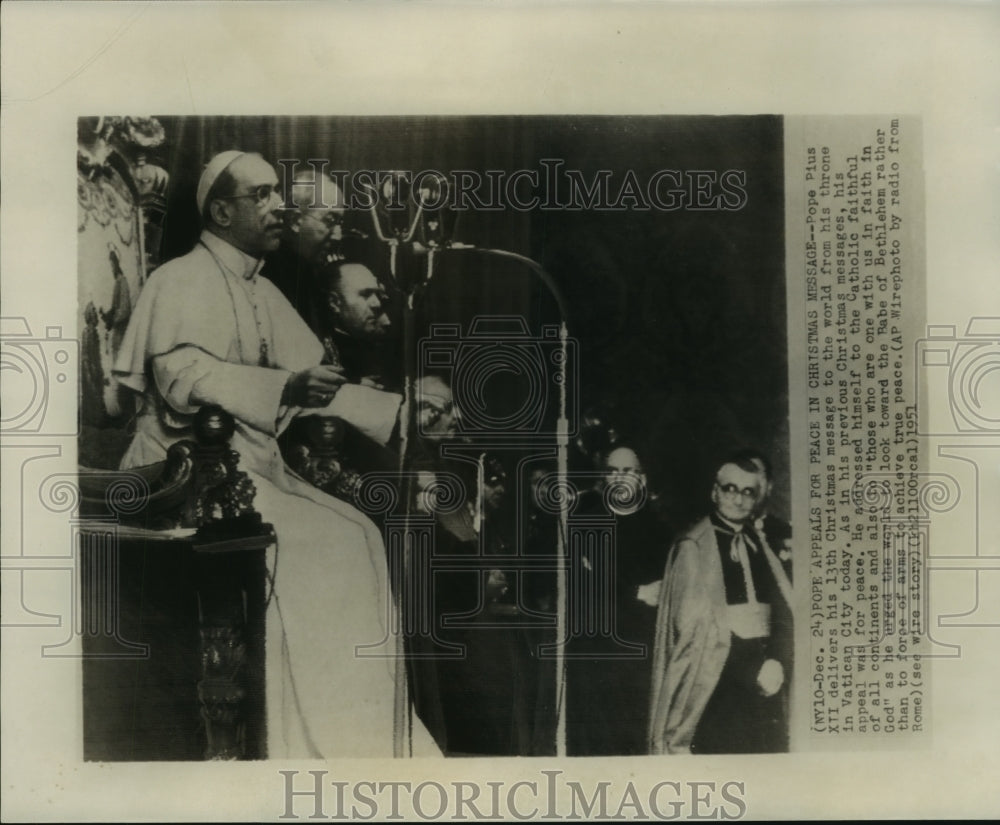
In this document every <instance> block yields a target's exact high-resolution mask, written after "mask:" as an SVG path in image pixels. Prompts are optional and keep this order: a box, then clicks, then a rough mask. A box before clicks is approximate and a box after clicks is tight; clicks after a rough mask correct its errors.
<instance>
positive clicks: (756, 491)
mask: <svg viewBox="0 0 1000 825" xmlns="http://www.w3.org/2000/svg"><path fill="white" fill-rule="evenodd" d="M762 492H763V484H762V481H761V475H760V473H757V472H753V473H750V472H747V471H746V470H743V469H741V468H740V467H738V466H737V465H735V464H723V465H722V467H720V468H719V472H718V473H717V474H716V476H715V485H714V486H713V487H712V503H713V504H714V505H715V512H716V513H718V514H719V515H720V516H722V518H724V519H726V520H727V521H731V522H736V523H740V522H743V521H746V520H747V519H748V518H750V516H751V514H752V513H753V511H754V508H755V507H756V505H757V502H758V501H759V500H760V497H761V493H762Z"/></svg>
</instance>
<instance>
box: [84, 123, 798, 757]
mask: <svg viewBox="0 0 1000 825" xmlns="http://www.w3.org/2000/svg"><path fill="white" fill-rule="evenodd" d="M782 136H783V131H782V120H781V118H777V117H503V118H501V117H478V118H475V117H451V118H448V117H444V118H442V117H406V118H392V117H381V118H379V117H375V118H335V117H325V118H324V117H319V116H314V117H300V118H280V117H260V118H251V117H203V118H177V117H165V116H157V117H151V116H146V117H141V116H129V115H104V116H93V117H86V118H81V119H80V120H79V131H78V151H79V154H78V160H79V165H80V166H79V176H78V184H77V185H78V196H79V199H80V221H79V227H78V231H79V233H80V244H79V247H78V248H79V251H80V258H79V273H78V275H79V285H80V311H81V325H82V326H83V327H84V328H85V329H86V336H87V338H86V340H85V346H84V349H83V353H82V359H83V360H82V362H81V366H82V375H83V376H84V377H85V380H82V381H81V392H80V398H81V411H84V410H85V411H86V412H87V415H86V416H84V417H83V418H82V419H81V420H82V426H81V431H80V441H79V455H80V462H81V467H82V468H84V469H83V470H82V472H83V475H82V476H81V485H82V489H83V491H84V496H85V500H84V501H85V504H86V505H87V506H90V507H93V508H94V509H93V513H94V514H95V515H98V516H101V515H106V514H104V513H101V508H102V505H104V504H105V502H112V499H111V498H109V496H108V494H107V492H108V490H109V487H107V486H106V485H109V484H117V485H127V484H128V483H129V480H130V476H128V475H127V474H125V471H132V472H133V473H135V475H136V478H135V479H134V482H135V483H134V490H133V491H132V494H131V495H130V496H128V497H127V498H125V497H123V498H122V503H123V506H124V509H125V513H124V514H123V516H124V520H123V523H126V522H127V523H128V525H129V526H130V527H134V528H135V529H136V532H135V534H134V535H131V534H130V535H129V537H128V538H127V539H125V537H123V543H122V544H121V545H120V546H119V548H118V553H119V559H120V561H119V564H118V571H117V575H118V577H119V578H118V580H117V585H118V588H119V589H118V596H119V598H118V601H117V604H116V605H114V606H113V607H112V609H111V610H110V611H109V610H108V609H107V606H106V605H104V604H101V596H102V595H103V594H102V593H99V592H89V591H88V587H93V586H96V587H98V588H100V587H106V585H105V583H104V582H103V581H101V579H100V576H99V571H100V569H101V567H100V565H101V564H102V561H103V558H104V556H103V555H102V554H104V553H105V552H106V551H105V549H104V547H103V546H99V547H98V548H97V549H95V550H93V551H91V552H88V553H85V555H84V557H83V563H84V565H86V568H85V569H86V570H87V571H88V572H89V571H91V570H93V571H94V572H93V574H92V575H88V576H85V577H84V582H85V583H84V585H83V592H82V596H81V597H82V603H83V604H84V605H90V604H94V605H95V606H97V607H98V608H99V609H100V610H101V611H103V614H102V616H103V617H105V618H107V617H111V618H113V620H114V621H115V622H116V626H115V627H113V628H112V627H106V626H101V620H100V617H98V616H97V615H95V616H93V617H90V616H89V615H87V616H85V618H84V624H85V626H87V627H92V626H96V627H97V629H98V632H97V633H95V634H93V635H94V638H90V635H89V634H85V635H84V650H85V653H87V652H90V650H91V649H92V650H93V652H94V654H95V656H94V658H93V660H89V659H87V660H85V663H84V682H83V687H84V695H83V713H84V730H85V754H86V756H87V758H93V759H137V760H148V759H163V760H170V759H200V758H206V757H207V758H219V757H226V756H232V757H237V758H258V759H259V758H265V757H267V758H282V757H283V758H306V757H312V758H324V757H326V758H329V757H333V756H385V757H389V756H393V755H412V756H420V755H437V754H440V755H443V756H471V755H482V756H541V755H557V754H558V755H569V756H597V755H608V756H614V755H638V754H646V753H673V752H678V751H690V752H694V753H742V752H749V753H755V752H757V753H759V752H782V751H786V750H787V749H788V701H789V684H790V682H791V679H792V658H793V657H792V654H793V648H794V643H793V636H792V615H791V614H792V609H791V608H792V597H791V565H792V558H793V555H794V552H793V547H794V542H793V541H792V537H791V529H790V527H789V513H788V500H789V495H788V409H787V404H788V389H787V369H786V340H785V327H786V313H785V282H784V201H783V192H784V189H783V179H782V175H783V158H784V155H783V144H782ZM123 226H124V227H125V228H124V229H123V228H122V227H123ZM129 242H130V243H129ZM123 259H124V263H122V260H123ZM126 273H127V274H126ZM95 318H96V319H97V320H96V321H95V320H94V319H95ZM91 339H93V340H92V343H91ZM102 495H103V499H102ZM117 504H118V500H117V499H116V500H114V502H113V503H112V505H111V506H112V508H113V507H115V506H117ZM105 506H106V505H105ZM86 529H87V528H86V527H84V530H86ZM98 529H99V531H100V535H104V533H105V532H106V527H104V526H103V523H101V524H99V527H98ZM185 529H186V530H188V531H189V532H190V535H188V534H185V535H183V536H179V535H178V534H177V533H178V531H184V530H185ZM164 530H167V531H173V532H168V534H167V535H163V532H162V531H164ZM146 531H149V532H148V533H147V532H146ZM158 531H159V532H158ZM168 536H169V538H168ZM748 551H749V552H748ZM91 555H92V556H93V558H91ZM688 557H690V559H689V558H688ZM91 566H92V567H91ZM107 592H110V590H108V591H107ZM234 606H235V609H234ZM689 616H690V617H696V618H691V619H690V620H689V619H688V618H687V617H689ZM682 617H683V618H682ZM102 644H104V645H111V647H109V648H108V649H107V650H103V649H102V648H101V645H102ZM140 649H141V650H143V651H146V652H144V653H143V655H142V657H140V660H138V661H137V660H136V659H135V658H133V657H130V656H129V655H128V651H129V650H133V651H135V650H140ZM102 654H103V655H102ZM116 654H117V655H116ZM694 660H696V661H698V662H700V664H697V665H694V664H692V662H693V661H694ZM682 697H683V698H682Z"/></svg>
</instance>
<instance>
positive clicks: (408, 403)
mask: <svg viewBox="0 0 1000 825" xmlns="http://www.w3.org/2000/svg"><path fill="white" fill-rule="evenodd" d="M391 184H392V179H391V178H390V179H389V181H388V185H391ZM384 194H386V195H387V197H390V198H391V196H392V195H393V194H396V193H394V192H393V191H391V190H387V191H386V192H385V193H384ZM427 194H428V192H427V190H422V191H421V192H420V193H419V196H418V200H417V203H416V209H415V211H414V214H413V217H412V220H411V221H409V223H408V224H406V225H403V226H400V227H398V228H396V229H393V228H392V227H391V225H390V227H389V228H388V231H386V229H385V228H383V226H382V223H381V221H380V215H379V209H378V204H377V203H376V204H375V205H373V206H372V207H371V208H370V210H369V211H370V213H371V217H372V223H373V225H374V229H375V235H376V237H377V238H378V239H379V240H380V241H382V242H383V243H385V244H386V245H387V246H388V248H389V274H390V277H391V278H392V281H393V285H394V287H395V288H396V290H397V291H398V293H399V294H400V295H401V296H402V298H403V301H402V308H403V312H402V336H403V404H402V408H401V412H400V428H399V435H400V448H399V462H398V468H399V474H400V479H401V481H402V488H403V489H402V496H403V502H404V505H403V524H404V531H403V535H404V537H405V538H404V541H403V543H402V556H403V557H402V568H401V577H402V578H401V581H400V582H399V584H400V585H401V586H400V587H399V588H398V592H399V594H400V596H401V597H402V594H404V593H408V592H409V590H408V589H407V587H406V583H407V582H408V581H409V579H410V576H411V575H412V570H411V566H412V556H413V548H412V540H411V537H410V532H409V518H410V507H411V505H412V502H413V490H414V482H415V479H414V476H413V473H410V472H408V463H409V453H410V446H411V442H412V437H413V433H414V431H415V423H416V407H415V385H416V379H417V375H416V373H417V362H416V349H417V346H416V345H417V341H416V336H417V327H416V310H417V307H418V305H419V301H420V299H421V298H422V296H423V294H424V292H425V291H426V289H427V287H428V285H429V284H430V282H431V280H432V279H433V277H434V275H435V258H436V256H437V255H438V253H440V252H441V251H442V250H443V249H447V248H460V249H477V247H475V246H472V245H468V244H460V243H457V242H455V241H453V240H452V239H451V238H449V237H447V236H446V234H445V232H444V231H443V229H444V223H443V221H441V220H440V216H439V215H438V216H437V220H438V221H439V226H440V227H441V229H440V230H438V231H436V232H433V233H428V232H427V226H426V224H427V221H428V220H429V217H428V216H429V215H430V214H432V213H431V212H430V211H429V210H428V209H427V208H426V203H425V197H426V196H427ZM436 211H438V212H442V211H443V209H439V210H436ZM383 214H385V212H384V210H383ZM387 217H391V216H388V215H387ZM456 224H457V219H456V220H455V221H454V222H453V223H452V230H454V228H455V225H456ZM418 228H419V229H421V230H422V231H421V238H422V239H424V240H425V241H426V245H424V246H423V248H424V249H425V250H426V264H425V267H424V273H423V276H422V277H420V276H419V275H418V276H417V277H415V278H413V279H412V281H409V282H408V283H407V282H405V281H404V280H403V279H401V277H400V273H399V271H398V270H399V254H398V251H399V247H400V245H402V244H411V243H413V238H414V235H415V234H416V233H417V230H418ZM429 235H433V236H436V237H433V236H432V237H429ZM482 251H483V252H485V253H487V254H491V255H494V256H497V257H502V258H506V259H509V260H514V261H517V262H519V263H521V264H523V265H525V266H527V267H528V268H529V269H531V271H532V272H533V273H534V274H535V275H536V276H537V277H539V278H540V279H541V280H542V282H543V283H544V284H545V285H546V287H547V288H548V290H549V292H550V293H551V294H552V295H553V296H554V298H555V299H556V303H557V305H558V308H559V315H560V324H559V341H560V348H561V355H562V358H561V359H560V366H559V377H560V380H559V382H558V383H559V418H558V422H557V435H556V443H557V451H556V461H557V472H558V475H559V477H560V478H563V479H565V478H566V477H567V474H568V467H569V422H568V419H567V417H566V415H567V383H568V378H569V376H568V373H567V364H568V331H567V327H566V317H567V315H566V304H565V301H564V298H563V296H562V293H561V292H560V290H559V288H558V286H557V285H556V283H555V282H554V281H553V280H552V278H551V277H550V276H549V274H548V273H547V272H546V271H545V270H544V269H543V268H542V267H541V266H540V265H539V264H538V263H537V262H536V261H534V260H532V259H531V258H528V257H526V256H524V255H519V254H517V253H515V252H508V251H506V250H499V249H483V250H482ZM568 521H569V499H568V497H567V496H561V497H560V502H559V529H558V530H557V533H556V555H557V559H558V560H559V563H558V564H557V575H556V605H557V607H556V640H557V642H556V643H555V644H554V645H551V646H548V647H549V648H550V649H554V652H555V659H556V663H555V682H556V696H557V697H558V698H557V708H556V713H557V730H556V750H557V755H558V756H560V757H562V756H565V755H566V718H565V717H566V713H565V710H566V695H565V664H566V662H565V648H564V645H563V643H562V641H561V640H564V639H565V638H566V632H567V622H566V610H567V599H566V591H567V573H568V564H567V560H568V558H569V548H568V546H567V539H568V535H569V529H568ZM401 607H402V606H401ZM402 612H403V611H402V609H397V616H398V615H399V614H400V613H402ZM403 637H404V634H403V633H402V632H401V627H400V628H399V632H397V638H396V655H397V658H398V660H401V661H402V662H403V668H402V676H400V675H399V674H400V671H399V670H397V676H396V690H395V704H394V713H395V718H394V730H395V731H396V732H397V734H398V732H400V731H403V732H404V734H403V736H402V737H400V736H399V735H396V736H394V742H393V756H394V757H396V758H401V757H403V756H412V755H413V754H412V730H413V703H412V701H411V700H410V696H409V690H408V687H407V668H406V664H407V657H406V643H405V639H404V638H403Z"/></svg>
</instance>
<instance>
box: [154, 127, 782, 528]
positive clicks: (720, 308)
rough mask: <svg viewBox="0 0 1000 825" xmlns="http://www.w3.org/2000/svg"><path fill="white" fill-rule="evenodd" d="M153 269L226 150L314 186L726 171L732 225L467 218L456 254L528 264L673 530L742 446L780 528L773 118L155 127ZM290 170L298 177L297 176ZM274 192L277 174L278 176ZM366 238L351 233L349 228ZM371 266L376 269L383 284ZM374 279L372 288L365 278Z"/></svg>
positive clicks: (568, 215)
mask: <svg viewBox="0 0 1000 825" xmlns="http://www.w3.org/2000/svg"><path fill="white" fill-rule="evenodd" d="M159 120H160V121H161V123H163V125H164V127H165V129H166V133H167V143H166V146H165V147H164V150H163V155H164V161H165V163H166V164H167V168H168V171H169V172H170V192H169V195H168V203H167V217H166V222H165V226H164V234H163V242H162V243H163V247H162V250H161V252H162V256H163V259H164V260H166V259H169V258H171V257H175V256H176V255H179V254H183V253H184V252H186V251H187V250H188V249H190V247H191V245H192V244H193V242H194V240H195V238H196V237H197V233H198V216H197V214H196V209H195V207H194V190H195V187H196V184H197V180H198V176H199V175H200V172H201V169H202V166H203V164H204V162H205V161H206V160H207V159H208V158H209V157H210V156H211V155H213V154H215V153H216V152H219V151H222V150H225V149H232V148H240V149H243V150H246V151H257V152H260V153H261V154H262V155H263V156H264V157H265V158H267V159H268V160H269V161H271V162H275V161H277V160H278V159H282V158H288V159H290V158H297V159H298V160H299V161H300V162H301V163H302V164H304V163H305V161H306V160H307V159H310V158H316V159H325V160H328V161H329V165H328V167H327V168H328V170H347V171H349V172H353V171H356V170H359V169H373V170H409V171H411V172H417V171H420V170H428V169H434V170H438V171H440V172H442V173H444V174H445V175H449V174H450V173H451V172H453V171H455V170H462V169H469V170H474V171H478V172H479V173H480V174H481V175H483V176H484V179H485V171H486V170H505V171H507V172H512V171H514V170H517V169H529V170H538V171H539V172H540V173H541V171H542V169H541V167H540V165H539V161H540V160H541V159H558V160H561V161H563V163H564V167H565V169H575V170H580V172H581V173H582V176H583V179H584V180H585V181H587V182H590V181H592V180H593V179H594V175H595V173H596V172H597V171H598V170H610V172H611V180H612V181H615V182H618V183H617V184H612V185H613V186H614V185H620V181H621V179H622V176H623V175H624V174H625V173H626V172H627V171H628V170H633V171H634V172H635V174H636V176H637V178H638V180H639V181H642V182H645V181H646V180H648V179H649V177H650V176H651V175H652V174H654V173H655V172H656V171H658V170H661V169H676V170H715V171H717V172H719V173H722V172H723V171H725V170H741V171H743V172H745V174H746V185H745V187H744V188H745V191H746V193H747V200H746V204H745V206H744V207H743V208H741V209H739V210H735V211H716V210H710V211H694V210H684V209H679V210H675V211H663V210H659V209H655V208H654V209H649V210H640V209H626V210H621V211H609V210H597V209H589V210H588V209H583V210H557V211H545V210H541V209H534V210H531V211H518V210H516V209H512V208H509V207H508V208H506V209H503V210H498V211H482V210H480V211H473V210H469V211H466V212H464V213H462V214H461V215H460V216H459V218H458V223H457V229H456V234H455V239H456V240H460V241H462V242H465V243H470V244H477V245H480V246H484V247H493V248H500V249H507V250H510V251H513V252H518V253H521V254H524V255H528V256H530V257H532V258H534V259H535V260H537V261H539V262H540V263H541V264H542V265H543V266H544V267H545V268H546V269H547V270H548V271H549V272H550V273H551V275H552V276H553V278H554V279H555V281H556V282H557V283H558V285H559V287H560V289H561V290H562V292H563V294H564V295H565V296H566V298H567V302H568V312H569V319H568V320H569V326H570V334H571V335H572V336H574V337H575V338H576V339H577V340H578V342H579V347H580V374H581V386H580V396H581V399H582V404H583V406H584V407H588V406H598V407H602V408H604V409H605V410H607V411H608V415H609V418H610V420H611V421H612V422H613V423H614V425H615V427H616V429H617V430H618V431H619V433H621V435H622V437H623V438H624V439H625V440H627V441H630V442H634V443H636V444H637V445H638V446H639V447H640V451H641V453H642V456H643V458H644V460H645V463H646V465H647V470H648V472H649V475H650V477H651V482H652V484H653V486H654V487H655V488H658V489H659V490H660V491H661V492H662V495H663V500H664V501H665V502H666V503H667V508H668V511H669V512H670V513H671V515H672V517H673V519H674V520H675V521H676V522H678V523H680V522H683V521H687V520H689V519H693V518H694V517H696V516H697V515H699V514H700V513H702V512H703V511H704V509H705V507H706V506H707V495H708V487H709V484H710V482H711V475H710V474H711V472H712V470H713V465H714V464H715V462H717V461H718V458H719V457H720V456H721V455H722V454H724V453H725V452H727V451H728V450H730V449H732V448H734V447H741V446H748V445H752V446H756V447H758V448H760V449H762V450H764V451H765V452H766V453H768V454H769V455H770V456H771V458H772V461H773V463H774V465H775V471H776V472H775V476H776V479H775V480H776V487H775V497H774V507H773V509H774V510H775V511H776V512H777V513H779V514H781V515H784V516H785V517H787V516H788V498H789V497H788V429H789V428H788V420H787V355H786V349H785V340H786V312H785V273H784V231H783V228H784V213H783V209H784V206H783V194H782V193H783V159H782V152H783V143H782V123H781V119H780V118H779V117H589V116H587V117H549V116H542V117H509V116H503V117H494V116H490V117H268V116H250V117H248V116H240V117H169V116H161V117H160V118H159ZM302 168H308V167H306V166H304V165H303V166H302ZM279 174H280V169H279ZM351 217H352V218H353V219H354V220H356V221H358V222H359V225H364V226H367V227H368V230H367V231H369V232H370V231H371V230H370V226H371V224H370V222H367V223H364V222H366V221H368V219H367V216H365V215H355V216H351ZM387 261H388V259H387V257H385V258H383V260H382V261H376V262H375V263H374V266H375V268H376V269H379V268H381V269H382V270H383V272H384V269H385V267H387ZM380 274H382V273H380Z"/></svg>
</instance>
